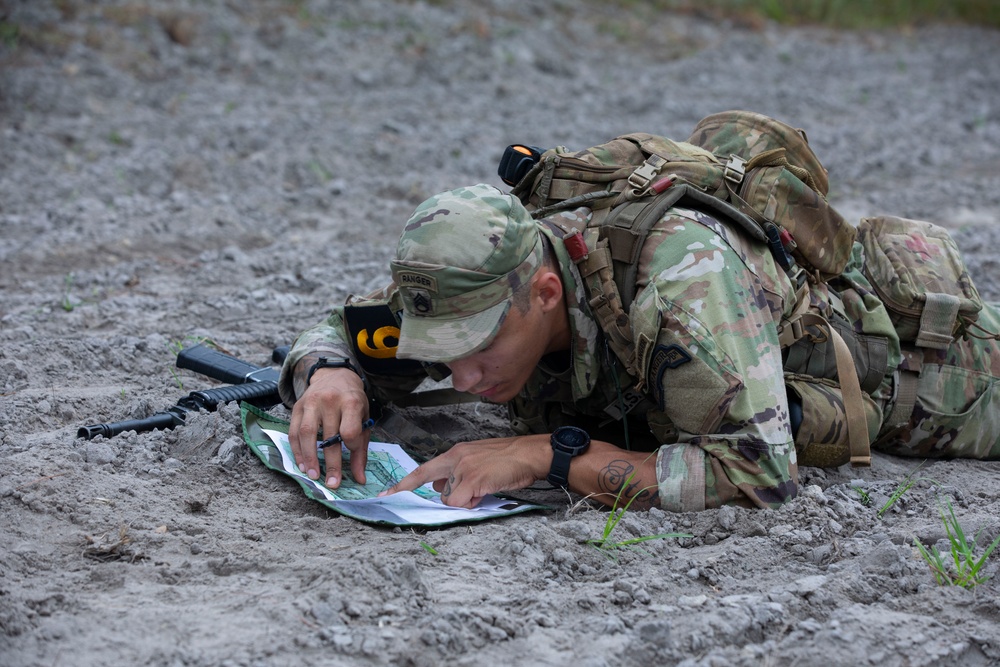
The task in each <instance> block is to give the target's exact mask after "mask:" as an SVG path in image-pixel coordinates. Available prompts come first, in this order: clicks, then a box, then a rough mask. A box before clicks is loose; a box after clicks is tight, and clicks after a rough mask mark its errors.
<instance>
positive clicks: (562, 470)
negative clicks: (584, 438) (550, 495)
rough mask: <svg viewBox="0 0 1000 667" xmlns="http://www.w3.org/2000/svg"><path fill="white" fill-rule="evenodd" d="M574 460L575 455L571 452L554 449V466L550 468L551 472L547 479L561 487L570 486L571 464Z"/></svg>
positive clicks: (553, 484)
mask: <svg viewBox="0 0 1000 667" xmlns="http://www.w3.org/2000/svg"><path fill="white" fill-rule="evenodd" d="M572 460H573V455H572V454H570V453H569V452H564V451H560V450H558V449H553V450H552V466H551V467H550V468H549V474H548V477H546V478H545V481H547V482H548V483H549V484H551V485H552V486H558V487H559V488H561V489H567V488H569V464H570V462H571V461H572Z"/></svg>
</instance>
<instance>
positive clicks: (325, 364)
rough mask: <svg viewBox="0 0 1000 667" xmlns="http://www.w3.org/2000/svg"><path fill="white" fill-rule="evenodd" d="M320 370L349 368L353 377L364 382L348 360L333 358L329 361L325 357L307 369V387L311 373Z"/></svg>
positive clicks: (362, 377) (345, 358)
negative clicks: (353, 374)
mask: <svg viewBox="0 0 1000 667" xmlns="http://www.w3.org/2000/svg"><path fill="white" fill-rule="evenodd" d="M321 368H350V369H351V370H352V371H354V373H355V375H357V376H358V377H359V378H361V380H362V381H364V379H365V378H364V376H363V375H361V373H359V372H358V369H357V368H355V367H354V364H352V363H351V360H350V359H348V358H347V357H334V358H332V359H329V358H327V357H320V358H319V359H317V360H316V363H315V364H313V365H312V366H311V367H310V368H309V374H308V375H307V376H306V386H307V387H308V386H309V383H310V382H312V377H313V373H315V372H316V371H318V370H319V369H321Z"/></svg>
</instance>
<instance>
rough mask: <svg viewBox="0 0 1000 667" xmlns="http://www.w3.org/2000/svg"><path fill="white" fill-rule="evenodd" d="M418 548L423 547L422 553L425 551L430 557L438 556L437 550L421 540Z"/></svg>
mask: <svg viewBox="0 0 1000 667" xmlns="http://www.w3.org/2000/svg"><path fill="white" fill-rule="evenodd" d="M420 546H421V547H423V549H424V551H426V552H427V553H429V554H430V555H432V556H437V555H438V552H437V549H435V548H434V547H432V546H431V545H429V544H427V543H426V542H424V541H423V540H420Z"/></svg>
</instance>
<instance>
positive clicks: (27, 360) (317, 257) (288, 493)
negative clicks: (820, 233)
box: [0, 0, 1000, 667]
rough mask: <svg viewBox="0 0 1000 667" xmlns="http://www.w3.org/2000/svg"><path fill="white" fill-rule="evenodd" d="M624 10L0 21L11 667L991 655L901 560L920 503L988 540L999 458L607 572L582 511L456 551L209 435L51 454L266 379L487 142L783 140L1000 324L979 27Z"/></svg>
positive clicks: (865, 480) (257, 8)
mask: <svg viewBox="0 0 1000 667" xmlns="http://www.w3.org/2000/svg"><path fill="white" fill-rule="evenodd" d="M629 7H630V9H629V11H628V12H622V11H620V10H615V9H613V8H612V7H610V6H608V5H605V4H603V3H599V2H593V3H589V2H588V3H583V2H571V1H569V0H559V1H555V2H545V1H543V0H528V1H514V0H509V1H505V0H491V1H487V2H472V1H471V0H468V1H461V0H447V1H444V2H410V1H390V0H365V1H364V2H336V1H334V0H301V1H296V2H291V1H279V0H270V1H264V0H240V1H222V0H201V1H199V0H189V1H178V2H168V1H167V0H163V1H150V2H141V1H134V2H119V1H107V2H93V1H92V2H84V1H83V0H0V262H2V264H0V266H2V269H0V288H2V301H0V535H2V538H0V664H3V665H6V666H8V667H29V666H31V667H34V666H38V667H41V666H45V667H57V666H74V667H89V666H99V665H149V666H156V667H159V666H162V667H175V666H182V665H187V666H202V665H205V666H208V665H220V666H236V665H254V666H257V665H260V666H279V665H292V664H294V665H348V664H350V665H359V664H361V665H367V664H371V665H383V664H386V665H388V664H393V665H438V664H452V665H483V664H498V665H515V664H516V665H521V664H524V665H566V664H575V665H579V666H580V667H598V666H602V665H631V664H635V665H639V664H654V663H655V664H680V665H688V666H694V665H705V666H707V665H814V664H829V665H859V664H879V665H907V666H909V665H954V664H962V665H987V664H1000V580H997V579H995V578H994V579H991V580H989V581H987V582H986V583H984V584H982V585H980V586H978V587H976V588H974V589H972V590H965V589H962V588H957V587H942V586H939V585H937V584H936V583H935V580H934V578H933V576H932V575H931V572H930V571H929V569H928V568H927V566H926V565H925V564H924V563H923V561H922V560H921V559H920V558H919V556H918V555H917V553H916V551H915V549H914V546H913V545H914V538H918V539H919V540H921V541H922V542H923V543H924V544H928V545H932V544H940V546H942V547H943V546H944V544H943V543H941V540H943V539H944V538H945V532H944V527H943V525H942V522H941V520H940V518H939V517H938V513H937V507H938V498H939V497H944V496H947V497H950V498H952V499H953V502H954V506H955V511H956V514H957V516H958V518H959V520H960V521H961V524H962V526H963V527H964V528H965V529H966V530H967V531H968V532H969V533H970V534H972V533H975V532H976V531H978V530H981V531H982V532H981V535H980V539H979V542H980V545H985V544H987V543H988V542H989V541H990V540H992V539H993V538H994V537H996V536H997V535H998V534H1000V485H998V484H997V478H998V474H1000V464H998V463H977V462H970V461H938V462H927V463H925V464H924V465H923V466H922V467H921V468H920V469H919V471H918V472H917V473H916V476H917V477H918V478H919V480H918V481H917V482H916V484H915V485H914V486H913V487H912V488H911V489H910V490H909V491H908V492H907V493H906V494H905V495H904V496H903V497H902V498H901V499H899V500H898V501H897V502H895V504H893V505H892V506H891V508H890V509H889V510H888V511H886V512H885V513H884V514H882V515H881V516H880V514H879V508H880V507H882V506H883V505H884V504H885V503H886V502H887V501H888V499H889V496H890V494H891V493H892V492H893V490H894V489H896V488H897V486H898V485H899V484H900V482H901V481H902V480H903V479H904V478H905V477H906V476H907V475H908V474H910V473H911V472H912V471H913V470H914V469H915V468H916V467H917V466H918V465H919V464H920V461H917V460H906V459H899V458H894V457H888V456H881V455H876V458H875V462H874V465H873V467H872V468H871V469H862V470H852V469H850V468H849V467H845V468H841V469H836V470H822V469H815V468H804V469H802V471H801V480H800V481H801V483H802V486H801V489H802V491H801V494H800V496H799V497H798V498H797V499H796V500H795V501H793V502H791V503H789V504H788V505H787V506H786V507H784V508H783V509H781V510H778V511H768V512H765V511H749V510H743V509H733V508H724V509H720V510H713V511H707V512H704V513H700V514H679V515H673V514H667V513H664V512H661V511H657V510H653V511H650V512H648V513H630V514H629V515H628V516H627V517H626V518H625V519H624V520H623V521H622V523H621V525H620V526H619V527H618V529H617V530H618V531H619V532H618V533H617V534H619V535H620V536H621V537H622V538H627V537H631V536H638V535H650V534H654V533H659V532H665V531H683V532H688V533H691V534H692V535H694V537H693V538H689V539H682V540H663V541H654V542H649V543H646V544H645V545H644V547H643V549H642V550H641V551H640V550H619V551H616V552H611V553H605V552H602V551H599V550H598V549H596V548H594V547H593V546H590V545H588V544H587V543H586V542H587V540H588V539H589V538H593V537H597V536H598V535H599V534H600V532H601V530H602V527H603V525H604V522H605V519H606V517H607V513H606V512H604V511H601V510H599V509H596V508H594V507H591V506H589V505H588V504H587V503H586V502H583V503H580V502H577V501H578V500H579V499H578V498H567V497H566V496H565V495H563V494H559V493H555V492H547V491H542V490H536V491H531V492H529V493H530V494H533V495H532V497H534V498H536V499H541V500H544V501H546V502H549V503H551V504H554V505H555V506H556V507H557V509H555V510H552V511H547V512H535V513H528V514H523V515H519V516H516V517H512V518H508V519H502V520H496V521H493V522H488V523H482V524H475V525H470V526H461V527H453V528H447V529H441V530H430V531H412V530H400V529H389V528H380V527H372V526H369V525H365V524H362V523H358V522H356V521H353V520H350V519H347V518H342V517H340V516H338V515H336V514H334V513H332V512H330V511H328V510H327V509H325V508H324V507H322V506H320V505H318V504H316V503H314V502H312V501H309V500H308V499H306V498H305V497H304V496H303V495H302V494H301V493H300V491H299V489H298V487H297V486H295V485H294V484H293V483H292V482H290V481H288V480H286V479H285V478H283V477H280V476H278V475H277V474H275V473H272V472H270V471H268V470H266V469H265V468H264V467H263V465H261V463H260V461H259V460H257V459H256V458H254V457H253V456H252V454H251V453H250V452H249V450H248V449H247V448H246V446H245V445H244V443H243V441H242V439H241V436H240V433H239V429H238V413H237V411H236V410H235V408H234V407H227V408H225V409H223V410H221V411H220V412H216V413H210V414H200V415H198V416H196V417H194V418H192V419H191V421H190V423H189V424H188V425H187V426H186V427H184V428H180V429H177V430H174V431H160V432H154V433H143V434H135V433H126V434H123V435H120V436H117V437H114V438H110V439H102V438H99V439H96V440H93V441H84V440H80V439H77V438H76V432H77V429H78V428H79V427H80V426H82V425H84V424H89V423H95V422H111V421H117V420H122V419H128V418H134V417H143V416H146V415H148V414H150V413H153V412H156V411H158V410H162V409H164V408H166V407H168V406H170V405H173V403H174V402H175V401H176V400H177V399H178V398H180V397H181V396H183V395H185V394H186V393H187V392H189V391H192V390H195V389H202V388H206V387H210V386H214V383H213V382H211V381H209V380H207V379H206V378H204V377H202V376H199V375H197V374H194V373H191V372H188V371H176V370H175V369H174V368H173V362H174V356H175V353H176V346H177V345H178V344H187V343H189V342H192V341H195V340H197V339H199V338H202V337H207V338H211V339H212V340H214V341H216V342H217V343H218V344H219V345H221V346H223V347H224V348H226V349H227V350H229V351H231V352H232V353H233V354H235V355H237V356H239V357H241V358H243V359H246V360H247V361H251V362H253V363H257V364H266V363H268V360H269V357H270V352H271V350H272V348H274V347H275V346H278V345H282V344H287V343H289V342H291V340H292V339H293V338H294V336H295V334H296V333H297V332H299V331H301V330H302V329H304V328H306V327H307V326H309V325H311V324H313V323H314V322H316V321H318V320H319V319H321V318H322V317H324V315H325V313H326V311H327V309H328V308H329V307H330V306H331V305H334V304H336V303H339V302H342V301H343V299H344V298H345V297H346V296H347V295H348V294H349V293H352V292H364V291H367V290H368V289H371V288H373V287H376V286H378V285H379V284H380V283H381V282H382V280H383V278H384V276H385V275H386V273H385V265H386V262H387V259H388V257H389V255H390V254H391V252H392V249H393V246H394V243H395V238H396V235H397V233H398V229H399V226H400V225H401V223H402V221H403V220H405V218H406V216H407V215H408V213H409V212H410V211H411V210H412V208H413V207H414V206H415V205H416V204H417V203H418V202H419V201H421V200H422V199H424V198H425V197H427V196H429V195H431V194H433V193H435V192H438V191H441V190H444V189H449V188H452V187H457V186H459V185H466V184H470V183H476V182H486V183H491V184H494V185H498V186H499V185H501V184H500V181H499V179H498V178H497V176H496V171H495V170H496V164H497V161H498V159H499V157H500V154H501V152H502V150H503V148H504V147H505V146H506V145H508V144H510V143H513V142H515V141H518V142H524V143H529V144H534V145H539V146H552V145H557V144H562V145H566V146H570V147H574V148H584V147H587V146H591V145H594V144H597V143H601V142H603V141H606V140H608V139H610V138H612V137H614V136H616V135H618V134H621V133H624V132H629V131H649V132H655V133H660V134H666V135H668V136H672V137H675V138H679V139H683V138H685V137H687V136H688V134H689V133H690V131H691V129H692V128H693V127H694V125H695V123H696V122H697V120H698V119H699V118H701V117H703V116H706V115H708V114H710V113H714V112H717V111H721V110H724V109H730V108H744V109H752V110H755V111H760V112H763V113H767V114H769V115H772V116H775V117H777V118H780V119H782V120H784V121H786V122H788V123H790V124H792V125H795V126H797V127H803V128H806V130H807V131H808V133H809V137H810V141H811V143H812V144H813V146H814V148H815V150H816V152H817V153H818V155H819V156H820V158H821V159H822V160H823V161H824V163H825V164H826V165H827V167H828V168H829V171H830V180H831V183H832V190H831V196H830V198H831V201H832V202H833V203H834V205H836V206H837V207H838V208H840V210H841V211H842V212H843V213H844V214H845V215H846V216H847V217H848V218H849V219H852V220H857V219H858V218H860V217H861V216H863V215H868V214H875V213H893V214H896V215H902V216H906V217H913V218H921V219H926V220H930V221H933V222H937V223H939V224H942V225H945V226H947V227H949V228H950V229H952V230H953V231H954V233H955V235H956V238H957V239H958V241H959V244H960V246H961V247H962V248H963V250H964V251H965V252H966V257H967V261H968V264H969V266H970V270H971V272H972V274H973V277H974V278H975V280H976V281H977V284H978V286H979V288H980V291H981V292H982V294H983V296H984V297H985V298H987V299H990V300H993V301H1000V270H998V259H997V257H998V253H997V252H996V248H997V247H1000V176H998V171H997V169H996V165H997V162H998V158H1000V150H998V147H1000V67H997V62H998V60H1000V33H998V32H997V31H991V30H986V29H979V28H975V27H956V26H916V27H912V28H909V29H906V30H894V31H887V32H860V33H859V32H838V31H830V30H826V29H816V28H786V27H778V26H775V25H772V24H769V23H765V22H760V21H750V20H732V19H726V18H724V17H718V16H711V15H697V14H691V13H677V12H675V13H670V12H659V13H652V12H650V11H649V10H648V9H647V8H645V6H644V5H642V3H629ZM14 26H16V28H17V30H16V31H15V30H14V29H13V27H14ZM276 412H278V413H279V414H280V413H281V409H277V410H276ZM424 421H425V423H427V424H430V425H431V427H432V428H435V429H436V430H438V431H439V432H440V433H441V434H442V435H445V436H447V437H450V438H452V439H456V440H458V439H468V438H472V437H485V436H489V435H494V434H498V433H502V432H503V429H504V427H505V424H504V421H503V420H502V419H501V418H500V417H499V415H498V413H497V412H496V411H495V410H494V409H491V408H489V407H488V406H480V408H479V409H478V410H477V409H475V408H473V407H468V406H466V407H463V408H462V409H460V410H459V409H454V410H438V411H436V412H430V413H428V414H426V415H424ZM857 489H860V490H861V491H863V492H864V494H867V496H868V497H869V498H870V500H871V502H870V504H868V505H865V504H863V503H862V496H863V494H862V493H861V492H860V491H858V490H857ZM422 543H425V544H426V545H429V546H431V547H433V550H434V551H436V552H437V553H436V555H435V554H432V553H431V551H429V550H428V549H425V548H424V546H423V545H422ZM993 560H995V561H1000V557H998V558H994V559H993ZM985 573H986V574H989V575H995V574H996V573H997V565H996V563H995V562H992V561H991V562H989V563H988V564H987V565H986V567H985Z"/></svg>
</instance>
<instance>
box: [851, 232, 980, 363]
mask: <svg viewBox="0 0 1000 667" xmlns="http://www.w3.org/2000/svg"><path fill="white" fill-rule="evenodd" d="M858 241H859V242H860V243H861V245H862V247H863V248H864V252H865V263H864V273H865V276H866V277H867V278H868V280H869V281H870V282H871V284H872V287H873V288H874V289H875V292H876V293H877V294H878V296H879V298H880V299H881V300H882V302H883V303H884V304H885V307H886V309H887V310H888V311H889V316H890V318H891V319H892V323H893V325H895V327H896V332H897V333H898V334H899V339H900V340H901V341H904V342H913V343H915V344H916V345H917V346H918V347H926V348H934V349H940V350H943V349H945V348H947V347H948V346H949V345H951V343H952V341H953V340H954V338H955V336H957V335H960V334H964V333H965V331H966V330H967V328H968V327H969V326H970V325H973V324H974V323H975V322H976V320H977V319H978V317H979V311H980V310H982V308H983V302H982V300H981V299H980V297H979V292H978V291H977V290H976V286H975V285H974V284H973V282H972V278H970V277H969V272H968V270H967V269H966V267H965V262H964V261H963V260H962V255H961V253H960V252H959V250H958V246H957V245H955V241H954V240H953V239H952V238H951V236H950V235H949V234H948V232H947V230H945V229H944V228H942V227H939V226H937V225H934V224H931V223H929V222H923V221H919V220H907V219H905V218H897V217H893V216H879V217H873V218H864V219H863V220H862V221H861V224H860V225H859V226H858Z"/></svg>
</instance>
